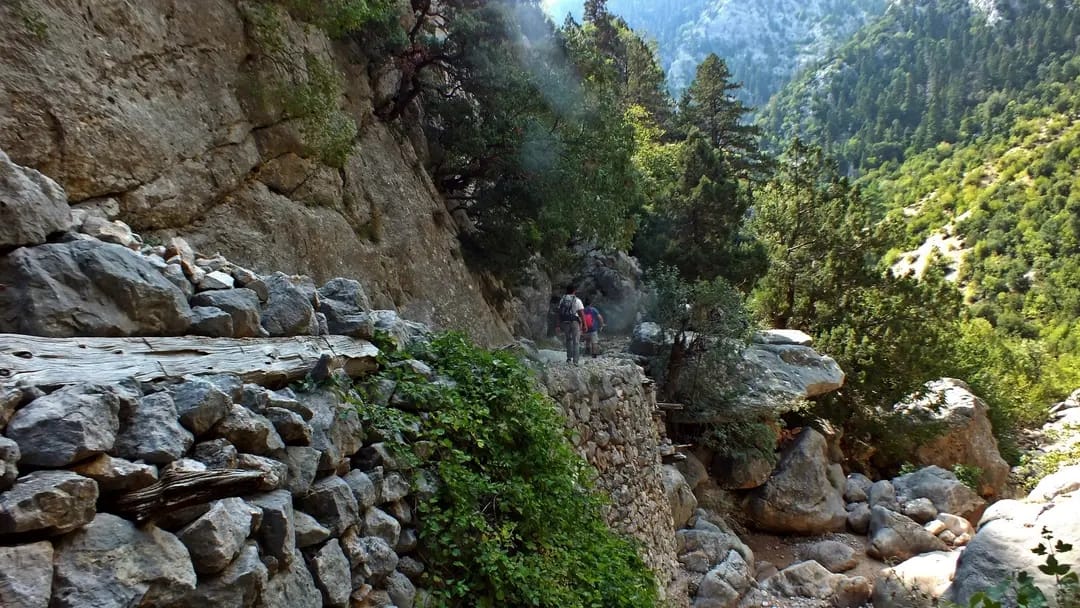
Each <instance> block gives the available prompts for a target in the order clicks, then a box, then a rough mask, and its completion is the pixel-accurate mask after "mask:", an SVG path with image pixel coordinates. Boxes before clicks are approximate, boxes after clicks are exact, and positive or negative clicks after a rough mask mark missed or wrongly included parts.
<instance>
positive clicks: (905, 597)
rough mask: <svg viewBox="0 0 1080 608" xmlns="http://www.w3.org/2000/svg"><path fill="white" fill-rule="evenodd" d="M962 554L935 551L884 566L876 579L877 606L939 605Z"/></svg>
mask: <svg viewBox="0 0 1080 608" xmlns="http://www.w3.org/2000/svg"><path fill="white" fill-rule="evenodd" d="M959 557H960V552H958V551H934V552H932V553H924V554H922V555H916V556H915V557H912V558H911V559H908V560H906V561H904V562H903V563H901V564H899V565H897V566H893V567H892V568H886V569H884V570H882V571H881V574H880V575H879V576H878V578H877V580H875V581H874V595H873V600H874V608H934V607H935V606H938V605H939V602H938V600H939V599H940V598H941V596H942V595H943V594H944V593H945V591H946V590H947V589H948V588H949V583H950V579H951V577H952V573H953V572H954V571H955V570H956V560H957V558H959Z"/></svg>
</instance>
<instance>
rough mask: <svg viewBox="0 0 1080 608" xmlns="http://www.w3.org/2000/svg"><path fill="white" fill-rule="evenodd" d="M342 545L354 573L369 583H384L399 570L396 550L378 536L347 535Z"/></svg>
mask: <svg viewBox="0 0 1080 608" xmlns="http://www.w3.org/2000/svg"><path fill="white" fill-rule="evenodd" d="M341 543H342V548H343V549H344V550H345V555H346V556H347V557H348V558H349V563H350V564H351V565H352V567H353V572H354V573H359V574H360V575H361V576H363V577H364V578H366V579H368V580H369V582H375V583H379V582H382V581H383V580H384V579H385V578H386V577H387V576H388V575H389V574H390V573H391V572H393V571H394V569H395V568H397V564H398V555H397V553H395V552H394V548H393V547H391V546H390V545H388V544H387V543H386V541H385V540H383V539H381V538H379V537H377V536H359V535H356V534H346V535H344V536H342V538H341Z"/></svg>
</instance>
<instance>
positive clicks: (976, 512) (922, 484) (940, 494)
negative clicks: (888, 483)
mask: <svg viewBox="0 0 1080 608" xmlns="http://www.w3.org/2000/svg"><path fill="white" fill-rule="evenodd" d="M893 485H895V486H896V493H897V495H898V496H900V497H902V499H903V500H913V499H916V498H929V499H930V501H931V502H933V503H934V506H935V507H937V510H938V511H939V512H942V513H952V514H953V515H959V516H961V517H964V518H966V519H968V520H969V521H977V520H978V519H979V516H980V515H982V512H983V511H984V510H985V509H986V501H985V500H983V499H982V498H981V497H979V495H978V494H976V493H975V492H974V491H973V490H972V489H971V488H969V487H967V486H966V485H964V483H963V482H961V481H959V480H958V479H957V478H956V475H953V473H952V472H951V471H946V470H945V469H942V468H941V467H937V466H929V467H926V468H924V469H919V470H918V471H915V472H914V473H909V474H907V475H902V476H900V477H897V478H896V479H893Z"/></svg>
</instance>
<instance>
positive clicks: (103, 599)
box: [50, 513, 196, 608]
mask: <svg viewBox="0 0 1080 608" xmlns="http://www.w3.org/2000/svg"><path fill="white" fill-rule="evenodd" d="M55 551H56V553H55V557H54V565H55V574H54V578H53V598H52V602H51V603H50V606H52V607H54V608H86V607H87V606H93V607H94V608H129V607H130V606H139V605H143V606H154V605H168V604H169V603H171V602H172V601H175V600H176V599H177V598H179V597H182V596H183V595H184V594H186V593H189V592H191V591H192V590H194V588H195V583H196V578H195V571H194V569H193V568H192V566H191V560H190V559H189V558H188V552H187V549H185V548H184V545H183V544H182V543H181V542H180V541H179V540H178V539H177V538H176V537H175V536H173V535H172V534H169V533H168V532H165V531H163V530H161V529H159V528H156V527H154V526H152V525H151V526H145V527H142V528H137V527H135V525H134V524H132V523H131V522H128V521H126V520H124V519H121V518H119V517H116V516H115V515H110V514H108V513H99V514H98V515H97V517H95V518H94V520H93V521H92V522H90V524H89V525H87V526H86V527H84V528H82V529H81V530H78V531H76V532H74V533H72V534H69V535H67V536H65V537H63V538H61V539H60V540H59V541H57V543H56V545H55Z"/></svg>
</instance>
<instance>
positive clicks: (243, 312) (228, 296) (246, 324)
mask: <svg viewBox="0 0 1080 608" xmlns="http://www.w3.org/2000/svg"><path fill="white" fill-rule="evenodd" d="M191 305H192V306H213V307H215V308H220V309H221V310H224V311H225V312H227V313H229V314H230V315H232V321H233V337H236V338H253V337H256V336H258V335H259V334H260V331H259V329H260V327H261V326H260V325H259V296H257V295H256V294H255V292H254V291H252V290H250V289H246V288H243V287H241V288H239V289H218V290H214V291H204V292H202V293H200V294H197V295H195V297H193V298H191Z"/></svg>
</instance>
